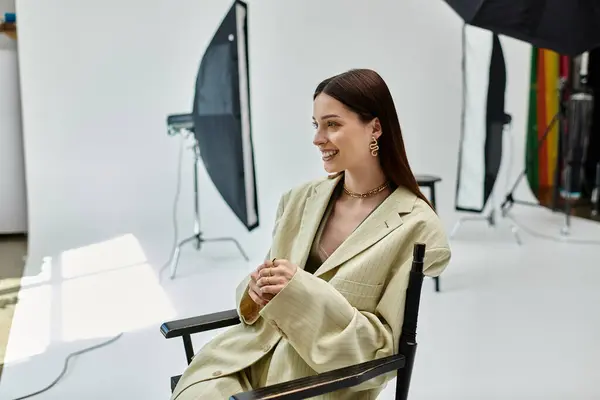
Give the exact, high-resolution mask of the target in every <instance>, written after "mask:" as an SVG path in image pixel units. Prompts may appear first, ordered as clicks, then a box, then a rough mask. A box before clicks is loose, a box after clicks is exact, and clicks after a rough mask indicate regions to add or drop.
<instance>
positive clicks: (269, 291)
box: [172, 69, 450, 400]
mask: <svg viewBox="0 0 600 400" xmlns="http://www.w3.org/2000/svg"><path fill="white" fill-rule="evenodd" d="M313 112H314V114H313V125H314V128H315V136H314V141H313V143H314V144H315V146H317V147H318V149H319V150H320V152H321V154H322V160H323V165H324V168H325V170H326V171H327V172H328V173H329V174H330V175H329V176H328V177H327V178H324V179H319V180H317V181H313V182H310V183H307V184H304V185H302V186H299V187H296V188H294V189H292V190H290V191H289V192H287V193H285V194H284V195H283V196H282V198H281V200H280V202H279V207H278V211H277V217H276V221H275V228H274V231H273V241H272V246H271V250H270V251H269V255H268V257H267V261H265V262H264V263H263V265H261V266H259V267H258V268H257V269H256V271H254V272H253V273H252V274H251V275H250V276H249V277H248V278H246V279H245V280H244V281H243V282H242V283H241V284H240V285H239V287H238V291H237V304H238V312H239V314H240V317H241V320H242V323H241V324H240V325H238V326H236V327H234V328H232V329H230V330H228V331H226V332H225V333H223V334H221V335H219V336H217V337H216V338H215V339H213V340H212V341H211V342H210V343H208V344H207V345H206V346H205V347H204V348H203V349H202V350H201V351H200V352H199V353H198V354H197V355H196V357H195V358H194V360H193V362H192V363H191V364H190V365H189V367H188V369H187V370H186V371H185V373H184V375H183V376H182V378H181V380H180V381H179V384H178V385H177V387H176V388H175V391H174V393H173V397H172V399H178V400H184V399H227V398H229V396H231V395H233V394H235V393H239V392H243V391H247V390H251V389H253V388H257V387H263V386H266V385H272V384H275V383H279V382H284V381H289V380H292V379H296V378H300V377H304V376H308V375H313V374H315V373H322V372H325V371H329V370H332V369H336V368H342V367H345V366H349V365H353V364H358V363H362V362H365V361H369V360H373V359H376V358H380V357H385V356H389V355H392V354H394V353H396V352H397V351H398V349H397V344H398V339H399V336H400V328H401V325H402V318H403V310H404V298H405V289H406V286H407V284H408V273H409V271H410V267H411V262H412V248H413V244H414V243H415V242H424V243H426V245H427V252H426V256H425V273H426V274H427V275H430V276H437V275H438V274H440V273H441V272H442V270H443V269H444V268H445V267H446V265H447V264H448V261H449V259H450V249H449V247H448V243H447V241H446V236H445V233H444V230H443V228H442V225H441V223H440V221H439V220H438V218H437V216H436V214H435V212H434V211H433V210H432V208H431V206H430V204H429V203H428V201H427V199H426V198H425V197H424V196H423V194H422V193H421V192H420V190H419V187H418V185H417V182H416V180H415V178H414V176H413V173H412V172H411V169H410V166H409V163H408V159H407V157H406V152H405V150H404V143H403V140H402V134H401V131H400V124H399V122H398V117H397V115H396V110H395V107H394V102H393V100H392V96H391V94H390V92H389V89H388V87H387V85H386V84H385V82H384V81H383V79H382V78H381V77H380V76H379V75H378V74H377V73H376V72H374V71H371V70H364V69H362V70H351V71H348V72H345V73H342V74H340V75H336V76H334V77H332V78H329V79H326V80H325V81H323V82H321V83H320V84H319V85H318V87H317V89H316V91H315V94H314V106H313ZM393 376H394V374H389V375H387V376H384V377H380V378H377V379H373V380H371V381H368V382H366V383H365V384H363V385H361V386H359V387H354V388H352V389H349V390H343V391H338V392H335V393H332V394H330V395H328V396H325V397H322V398H327V399H361V400H363V399H374V398H376V397H377V395H378V393H379V392H380V391H381V389H382V388H383V386H384V384H385V382H386V381H387V380H389V379H390V378H392V377H393Z"/></svg>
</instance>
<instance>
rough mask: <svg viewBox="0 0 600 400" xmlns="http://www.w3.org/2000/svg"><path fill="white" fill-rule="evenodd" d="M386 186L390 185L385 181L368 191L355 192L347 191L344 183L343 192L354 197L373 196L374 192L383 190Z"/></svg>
mask: <svg viewBox="0 0 600 400" xmlns="http://www.w3.org/2000/svg"><path fill="white" fill-rule="evenodd" d="M388 187H390V183H389V182H386V183H384V184H383V185H381V186H377V187H376V188H375V189H371V190H369V191H368V192H365V193H356V192H351V191H349V190H348V189H346V185H344V193H346V194H347V195H348V196H350V197H354V198H356V199H365V198H367V197H373V196H375V195H376V194H378V193H381V192H383V191H384V190H385V189H387V188H388Z"/></svg>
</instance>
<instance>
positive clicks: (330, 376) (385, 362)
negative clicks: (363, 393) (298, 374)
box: [230, 354, 406, 400]
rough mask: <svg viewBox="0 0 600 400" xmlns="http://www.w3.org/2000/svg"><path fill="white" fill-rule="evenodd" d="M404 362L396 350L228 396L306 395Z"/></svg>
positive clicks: (251, 399) (245, 399)
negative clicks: (338, 367) (379, 356)
mask: <svg viewBox="0 0 600 400" xmlns="http://www.w3.org/2000/svg"><path fill="white" fill-rule="evenodd" d="M405 363H406V358H405V357H404V356H403V355H402V354H397V355H394V356H389V357H385V358H379V359H377V360H373V361H367V362H365V363H362V364H357V365H352V366H350V367H345V368H340V369H335V370H333V371H328V372H324V373H322V374H318V375H313V376H309V377H306V378H300V379H296V380H293V381H289V382H284V383H279V384H277V385H273V386H267V387H264V388H261V389H256V390H253V391H250V392H244V393H239V394H236V395H234V396H231V397H230V400H258V399H277V400H283V399H286V400H296V399H307V398H311V397H314V396H319V395H322V394H325V393H331V392H335V391H337V390H340V389H345V388H349V387H352V386H357V385H360V384H361V383H363V382H366V381H368V380H370V379H373V378H375V377H377V376H379V375H383V374H386V373H388V372H391V371H394V370H398V369H400V368H403V367H404V365H405Z"/></svg>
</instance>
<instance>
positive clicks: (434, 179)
mask: <svg viewBox="0 0 600 400" xmlns="http://www.w3.org/2000/svg"><path fill="white" fill-rule="evenodd" d="M415 178H417V183H418V184H419V186H421V187H426V188H429V201H430V202H431V205H432V206H433V209H434V210H435V209H436V205H435V184H436V183H438V182H441V181H442V178H440V177H439V176H434V175H415ZM433 280H434V281H435V291H436V292H439V291H440V277H439V276H436V277H435V278H433Z"/></svg>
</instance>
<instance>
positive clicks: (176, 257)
mask: <svg viewBox="0 0 600 400" xmlns="http://www.w3.org/2000/svg"><path fill="white" fill-rule="evenodd" d="M180 252H181V247H180V246H179V245H178V246H177V247H176V248H175V251H174V252H173V259H172V260H171V265H170V267H169V269H170V271H171V279H175V274H176V273H177V265H178V264H179V253H180Z"/></svg>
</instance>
